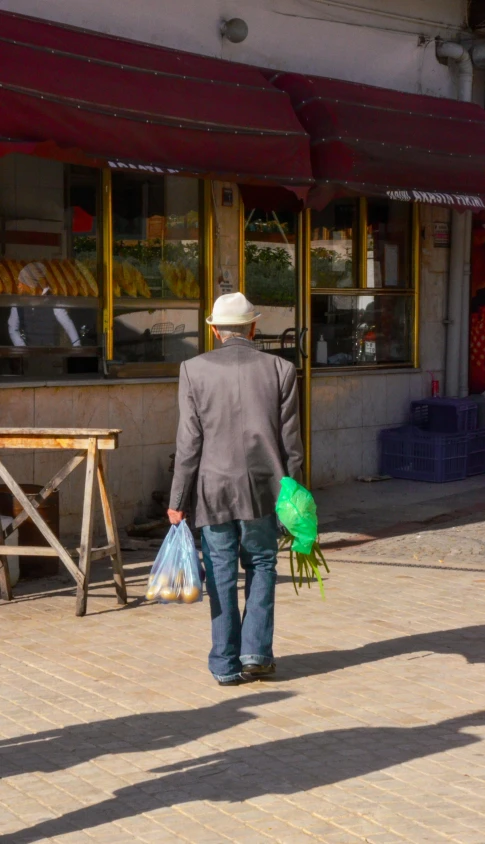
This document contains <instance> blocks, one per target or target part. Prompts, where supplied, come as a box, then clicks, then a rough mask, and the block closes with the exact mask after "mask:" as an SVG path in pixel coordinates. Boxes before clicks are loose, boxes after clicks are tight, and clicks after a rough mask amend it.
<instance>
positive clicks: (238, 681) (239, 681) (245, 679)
mask: <svg viewBox="0 0 485 844" xmlns="http://www.w3.org/2000/svg"><path fill="white" fill-rule="evenodd" d="M254 679H255V678H254V677H251V676H250V675H249V674H248V675H247V676H244V674H243V673H241V674H238V676H237V677H234V680H218V681H217V682H218V683H219V685H220V686H242V685H243V684H244V683H251V682H252V680H254Z"/></svg>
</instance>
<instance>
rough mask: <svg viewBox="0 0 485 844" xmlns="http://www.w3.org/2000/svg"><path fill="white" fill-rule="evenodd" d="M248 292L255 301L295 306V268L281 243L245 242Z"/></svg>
mask: <svg viewBox="0 0 485 844" xmlns="http://www.w3.org/2000/svg"><path fill="white" fill-rule="evenodd" d="M244 255H245V262H246V294H247V296H248V299H249V300H250V301H251V302H253V304H255V305H274V306H279V307H293V306H294V304H295V268H294V266H293V263H292V258H291V255H290V254H289V252H288V251H287V250H286V249H283V248H282V247H276V248H271V247H270V246H262V247H260V246H257V245H256V244H255V243H246V246H245V250H244Z"/></svg>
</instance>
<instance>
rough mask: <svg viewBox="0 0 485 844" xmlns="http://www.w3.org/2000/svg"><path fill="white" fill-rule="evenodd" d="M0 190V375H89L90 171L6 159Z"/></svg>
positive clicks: (94, 326) (92, 305) (96, 343)
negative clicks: (0, 188)
mask: <svg viewBox="0 0 485 844" xmlns="http://www.w3.org/2000/svg"><path fill="white" fill-rule="evenodd" d="M0 184H1V185H2V190H1V192H0V217H1V230H0V375H1V376H12V375H19V376H27V377H31V378H36V377H43V378H49V377H57V376H63V375H74V374H85V373H93V372H94V373H97V372H98V368H99V357H100V353H101V342H100V333H99V307H98V306H99V284H98V268H97V219H96V205H97V203H96V200H97V184H98V173H97V171H94V170H89V169H86V168H70V169H68V168H66V167H65V166H64V165H63V164H61V163H59V162H56V161H48V160H45V159H40V158H35V157H30V156H21V155H12V156H6V157H5V158H3V159H2V160H1V162H0Z"/></svg>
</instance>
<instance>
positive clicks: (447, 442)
mask: <svg viewBox="0 0 485 844" xmlns="http://www.w3.org/2000/svg"><path fill="white" fill-rule="evenodd" d="M380 441H381V467H380V471H381V474H383V475H390V476H391V477H392V478H405V479H407V480H411V481H432V482H433V483H445V482H447V481H459V480H463V478H465V477H466V471H467V447H468V439H467V435H466V434H435V433H431V432H429V431H420V430H419V428H415V427H413V426H406V427H404V428H388V429H387V430H384V431H381V435H380Z"/></svg>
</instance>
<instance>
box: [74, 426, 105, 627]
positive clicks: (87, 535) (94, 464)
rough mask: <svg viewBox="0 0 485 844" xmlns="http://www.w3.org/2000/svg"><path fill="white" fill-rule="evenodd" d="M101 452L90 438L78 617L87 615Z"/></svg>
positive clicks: (78, 592)
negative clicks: (95, 486)
mask: <svg viewBox="0 0 485 844" xmlns="http://www.w3.org/2000/svg"><path fill="white" fill-rule="evenodd" d="M98 462H99V451H98V443H97V441H96V438H95V437H90V438H89V445H88V454H87V460H86V482H85V485H84V503H83V521H82V527H81V544H80V546H79V571H80V572H81V574H82V581H81V583H78V587H77V595H76V615H85V614H86V605H87V602H88V586H89V575H90V571H91V556H92V555H91V552H92V547H93V522H94V482H95V480H96V473H97V471H98Z"/></svg>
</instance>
